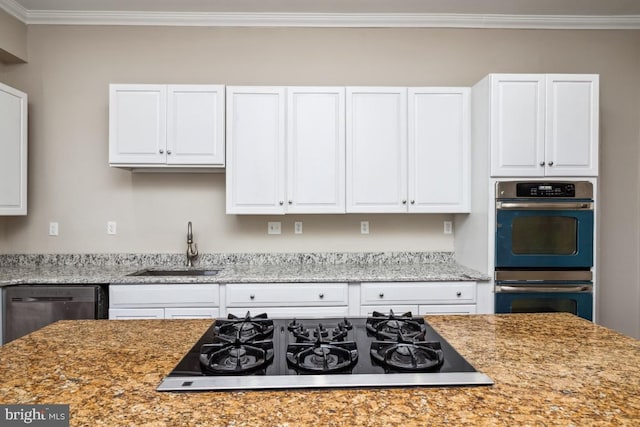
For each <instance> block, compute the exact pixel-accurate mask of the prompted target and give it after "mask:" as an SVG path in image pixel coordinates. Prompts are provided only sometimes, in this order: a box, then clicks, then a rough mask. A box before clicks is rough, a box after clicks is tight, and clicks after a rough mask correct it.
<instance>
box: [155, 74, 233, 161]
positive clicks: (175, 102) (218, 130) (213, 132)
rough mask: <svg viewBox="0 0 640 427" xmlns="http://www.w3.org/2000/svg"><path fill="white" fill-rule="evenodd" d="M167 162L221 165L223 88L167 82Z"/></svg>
mask: <svg viewBox="0 0 640 427" xmlns="http://www.w3.org/2000/svg"><path fill="white" fill-rule="evenodd" d="M167 96H168V114H167V117H168V120H167V163H169V164H182V165H189V164H203V163H207V164H220V165H224V89H223V87H222V86H216V85H210V86H205V85H169V87H168V95H167Z"/></svg>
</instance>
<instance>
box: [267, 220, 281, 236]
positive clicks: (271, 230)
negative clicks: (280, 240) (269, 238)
mask: <svg viewBox="0 0 640 427" xmlns="http://www.w3.org/2000/svg"><path fill="white" fill-rule="evenodd" d="M281 233H282V223H281V222H280V221H269V222H267V234H281Z"/></svg>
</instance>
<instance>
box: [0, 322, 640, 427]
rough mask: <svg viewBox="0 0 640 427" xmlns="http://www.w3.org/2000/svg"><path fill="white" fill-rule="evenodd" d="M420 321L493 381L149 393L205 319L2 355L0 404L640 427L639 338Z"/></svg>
mask: <svg viewBox="0 0 640 427" xmlns="http://www.w3.org/2000/svg"><path fill="white" fill-rule="evenodd" d="M426 319H427V321H428V322H429V323H430V324H431V325H432V326H433V327H434V328H435V329H436V330H438V331H439V332H440V333H441V335H443V337H444V338H445V339H447V340H448V341H449V342H450V343H451V344H452V345H453V346H454V347H455V348H456V349H457V350H458V351H459V352H460V353H461V354H462V355H463V356H464V357H465V358H466V359H467V360H468V361H469V362H471V363H472V364H473V365H474V366H475V367H476V369H478V370H479V371H481V372H483V373H485V374H487V375H488V376H490V377H491V378H492V379H493V380H494V382H495V384H494V385H493V386H479V387H444V388H391V389H340V390H326V389H325V390H296V391H243V392H203V393H171V392H157V391H156V387H157V385H158V383H159V382H160V380H161V379H162V378H163V377H164V376H165V375H166V374H168V373H169V372H170V371H171V370H172V369H173V367H174V366H175V364H176V363H177V362H178V361H179V360H180V358H181V357H182V356H183V355H184V353H185V352H187V351H188V350H189V349H190V348H191V346H192V345H193V343H194V342H195V341H196V340H197V339H198V338H199V337H200V336H201V335H202V333H203V332H204V331H205V330H206V329H207V327H208V326H209V325H210V323H211V321H210V320H136V321H113V320H81V321H60V322H57V323H55V324H53V325H49V326H47V327H45V328H43V329H41V330H39V331H36V332H34V333H32V334H30V335H28V336H26V337H23V338H21V339H18V340H15V341H13V342H11V343H8V344H6V345H5V346H3V347H1V348H0V403H4V404H54V403H58V404H63V403H64V404H69V405H70V415H71V425H73V426H84V425H86V426H125V425H130V426H141V425H157V426H164V425H166V426H180V425H184V426H192V425H203V426H205V425H207V426H259V425H266V426H304V425H322V426H370V425H371V426H376V425H379V426H385V425H440V424H448V425H455V426H459V425H469V426H477V425H491V426H496V425H505V426H507V425H508V426H515V425H541V426H542V425H544V426H550V425H558V426H570V425H575V426H585V425H615V426H622V425H638V423H640V370H639V369H638V367H639V366H640V341H637V340H635V339H632V338H629V337H626V336H623V335H620V334H618V333H616V332H613V331H611V330H609V329H606V328H604V327H601V326H598V325H594V324H592V323H590V322H588V321H586V320H583V319H580V318H578V317H575V316H573V315H570V314H511V315H475V316H428V317H427V318H426Z"/></svg>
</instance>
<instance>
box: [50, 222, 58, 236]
mask: <svg viewBox="0 0 640 427" xmlns="http://www.w3.org/2000/svg"><path fill="white" fill-rule="evenodd" d="M57 235H58V223H57V222H50V223H49V236H57Z"/></svg>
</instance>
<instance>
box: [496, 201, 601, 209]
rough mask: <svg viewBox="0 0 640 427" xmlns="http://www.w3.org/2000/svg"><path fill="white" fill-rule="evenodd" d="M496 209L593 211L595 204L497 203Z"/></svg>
mask: <svg viewBox="0 0 640 427" xmlns="http://www.w3.org/2000/svg"><path fill="white" fill-rule="evenodd" d="M496 209H524V210H534V211H538V210H561V211H566V210H572V211H575V210H593V202H496Z"/></svg>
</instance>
